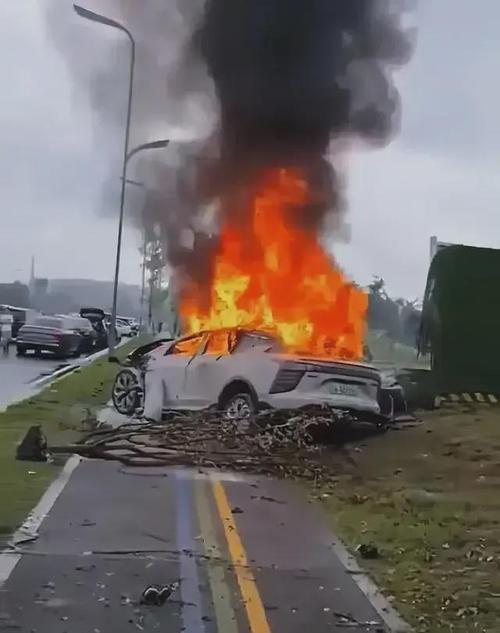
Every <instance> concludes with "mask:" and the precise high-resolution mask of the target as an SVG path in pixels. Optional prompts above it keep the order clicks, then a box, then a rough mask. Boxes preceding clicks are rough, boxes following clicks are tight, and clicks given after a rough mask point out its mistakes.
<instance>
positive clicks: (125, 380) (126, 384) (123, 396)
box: [114, 372, 137, 411]
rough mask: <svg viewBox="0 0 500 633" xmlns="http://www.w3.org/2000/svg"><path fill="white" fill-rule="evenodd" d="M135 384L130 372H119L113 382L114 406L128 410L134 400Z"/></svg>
mask: <svg viewBox="0 0 500 633" xmlns="http://www.w3.org/2000/svg"><path fill="white" fill-rule="evenodd" d="M136 386H137V381H136V380H135V377H134V376H133V375H132V374H130V373H128V372H127V373H123V374H120V375H119V376H118V377H117V379H116V382H115V389H114V395H115V400H116V408H117V409H118V410H119V411H120V410H121V411H130V409H131V408H132V407H133V405H134V402H135V389H133V387H136Z"/></svg>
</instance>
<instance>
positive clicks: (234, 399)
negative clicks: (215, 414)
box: [220, 392, 257, 422]
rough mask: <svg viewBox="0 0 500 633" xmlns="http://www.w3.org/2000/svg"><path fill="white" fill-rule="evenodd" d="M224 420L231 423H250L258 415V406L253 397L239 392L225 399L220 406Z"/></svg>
mask: <svg viewBox="0 0 500 633" xmlns="http://www.w3.org/2000/svg"><path fill="white" fill-rule="evenodd" d="M220 410H221V411H222V413H223V415H224V418H225V419H226V420H230V421H235V422H239V421H247V422H248V421H249V420H250V419H251V418H252V417H253V416H254V414H255V413H256V410H257V408H256V406H255V403H254V401H253V398H252V396H251V395H250V394H249V393H246V392H239V393H235V394H233V395H230V396H228V397H227V398H224V400H223V401H222V402H221V404H220Z"/></svg>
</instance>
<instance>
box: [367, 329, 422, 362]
mask: <svg viewBox="0 0 500 633" xmlns="http://www.w3.org/2000/svg"><path fill="white" fill-rule="evenodd" d="M366 343H367V345H368V347H369V348H370V352H371V353H372V354H373V358H374V361H377V362H380V363H390V364H391V365H395V366H397V367H428V366H429V359H428V358H417V350H416V348H414V347H410V346H409V345H404V344H403V343H398V342H397V341H394V340H393V339H391V338H390V337H389V336H387V334H386V333H385V332H383V331H373V330H370V331H368V332H367V334H366Z"/></svg>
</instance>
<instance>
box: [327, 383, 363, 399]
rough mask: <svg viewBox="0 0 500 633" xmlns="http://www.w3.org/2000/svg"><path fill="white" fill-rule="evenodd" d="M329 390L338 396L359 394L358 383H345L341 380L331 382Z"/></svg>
mask: <svg viewBox="0 0 500 633" xmlns="http://www.w3.org/2000/svg"><path fill="white" fill-rule="evenodd" d="M328 391H329V392H330V393H331V394H334V395H336V396H357V395H358V394H359V392H358V387H357V386H356V385H345V384H344V383H341V382H330V383H329V384H328Z"/></svg>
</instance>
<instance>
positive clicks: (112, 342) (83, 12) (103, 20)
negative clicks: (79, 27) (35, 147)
mask: <svg viewBox="0 0 500 633" xmlns="http://www.w3.org/2000/svg"><path fill="white" fill-rule="evenodd" d="M73 7H74V9H75V11H76V13H77V14H78V15H79V16H80V17H82V18H86V19H87V20H92V21H93V22H99V23H100V24H104V25H106V26H111V27H113V28H115V29H118V30H120V31H123V33H125V34H126V35H127V37H128V38H129V40H130V71H129V86H128V101H127V123H126V128H125V144H124V148H123V166H122V187H121V197H120V219H119V222H118V237H117V244H116V262H115V278H114V281H113V307H112V310H111V324H110V332H109V335H108V346H109V357H110V358H111V357H112V356H113V354H114V348H115V346H116V302H117V297H118V277H119V274H120V257H121V250H122V233H123V209H124V207H125V186H126V179H127V158H128V153H129V152H128V145H129V138H130V121H131V116H132V95H133V89H134V69H135V40H134V38H133V36H132V33H131V32H130V31H129V30H128V29H127V28H125V27H124V26H123V24H120V23H119V22H116V21H115V20H111V19H110V18H107V17H105V16H103V15H100V14H98V13H94V12H93V11H89V10H88V9H85V8H84V7H81V6H79V5H77V4H74V5H73Z"/></svg>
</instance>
